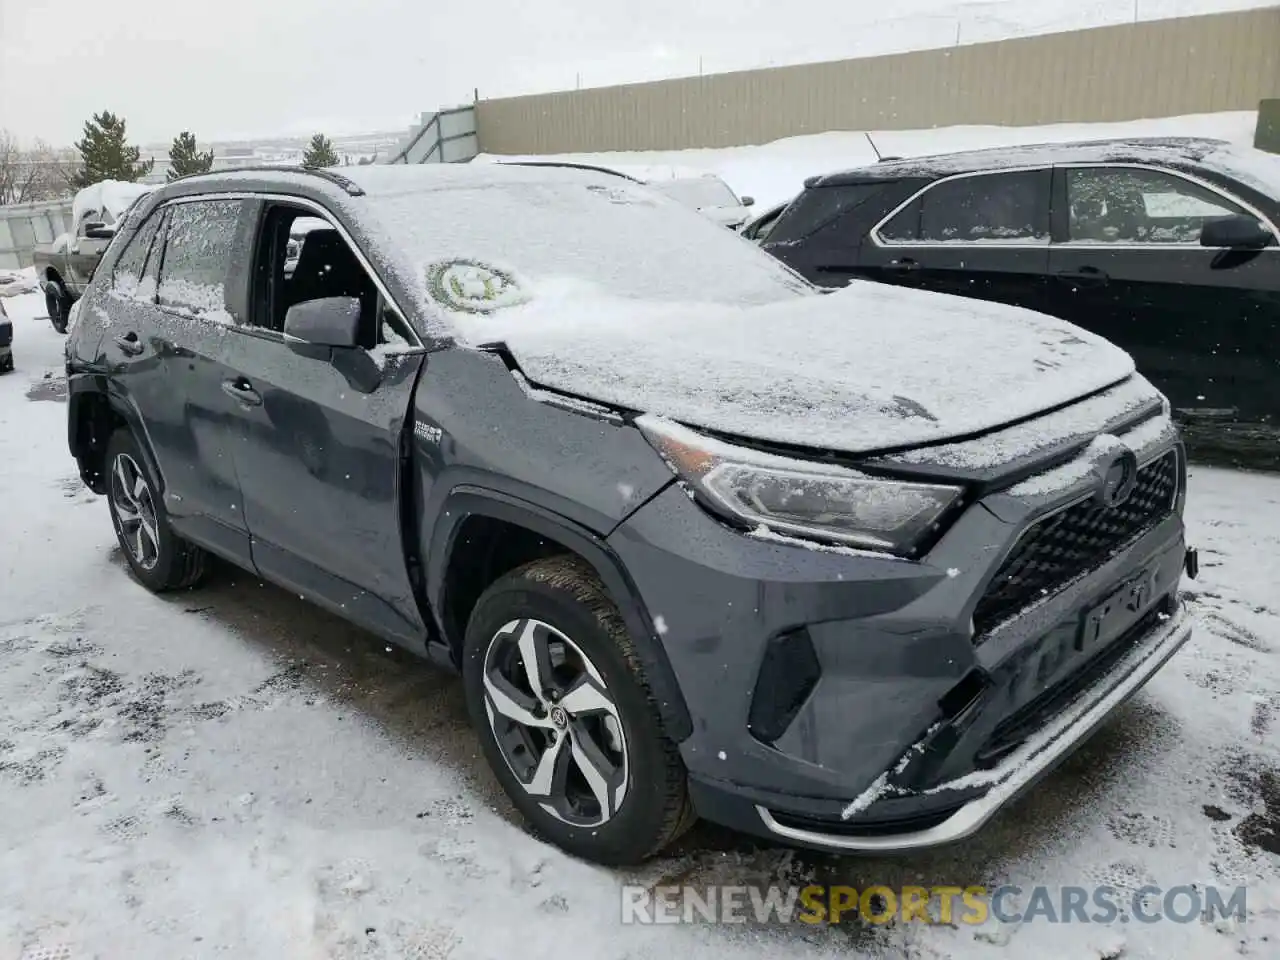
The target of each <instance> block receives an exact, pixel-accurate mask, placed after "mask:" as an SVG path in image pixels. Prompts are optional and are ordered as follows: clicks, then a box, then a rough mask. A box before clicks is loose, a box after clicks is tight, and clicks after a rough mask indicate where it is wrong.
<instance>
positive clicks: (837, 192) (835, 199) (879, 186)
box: [768, 180, 892, 243]
mask: <svg viewBox="0 0 1280 960" xmlns="http://www.w3.org/2000/svg"><path fill="white" fill-rule="evenodd" d="M890 182H892V181H884V180H876V181H872V182H869V183H851V184H842V185H840V186H832V187H812V188H810V189H807V190H805V192H804V193H802V194H800V196H798V197H797V198H796V199H795V200H793V201H792V202H791V204H790V206H788V207H787V208H786V209H785V210H784V211H783V212H782V214H781V215H780V216H779V217H778V218H777V219H776V220H775V221H774V222H773V226H772V227H771V228H769V233H768V236H769V241H770V243H787V242H788V241H794V240H800V239H802V238H804V237H808V236H811V235H812V234H814V233H817V232H818V231H819V230H821V229H822V228H823V227H825V226H828V225H830V224H832V223H834V222H835V221H836V220H837V219H839V218H840V217H842V216H844V215H845V214H846V213H848V212H849V211H850V210H853V209H854V208H855V207H858V206H861V205H862V204H864V203H866V202H867V201H868V200H870V199H871V198H872V197H874V196H875V195H876V194H877V193H879V192H880V191H881V190H883V189H884V187H885V185H886V183H890ZM856 242H857V238H854V239H853V240H852V241H851V243H856Z"/></svg>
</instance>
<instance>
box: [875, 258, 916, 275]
mask: <svg viewBox="0 0 1280 960" xmlns="http://www.w3.org/2000/svg"><path fill="white" fill-rule="evenodd" d="M884 268H885V269H886V270H890V271H892V272H893V273H911V272H912V271H914V270H919V269H920V263H919V261H917V260H912V259H911V258H910V257H901V258H900V259H898V260H890V261H889V262H888V263H886V264H885V267H884Z"/></svg>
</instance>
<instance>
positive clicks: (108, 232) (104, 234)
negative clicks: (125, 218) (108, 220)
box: [84, 222, 116, 240]
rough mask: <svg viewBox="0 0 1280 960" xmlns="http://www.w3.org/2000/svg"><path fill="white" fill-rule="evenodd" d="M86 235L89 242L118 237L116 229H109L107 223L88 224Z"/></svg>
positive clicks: (85, 230)
mask: <svg viewBox="0 0 1280 960" xmlns="http://www.w3.org/2000/svg"><path fill="white" fill-rule="evenodd" d="M84 235H85V237H86V238H87V239H89V240H110V239H111V238H112V237H114V236H115V235H116V228H115V227H109V226H107V225H106V224H105V223H97V222H95V223H86V224H85V225H84Z"/></svg>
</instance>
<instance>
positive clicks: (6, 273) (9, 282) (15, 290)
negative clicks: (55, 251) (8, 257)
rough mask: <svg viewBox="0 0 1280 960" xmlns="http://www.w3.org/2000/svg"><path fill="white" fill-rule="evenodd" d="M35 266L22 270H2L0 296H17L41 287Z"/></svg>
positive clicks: (0, 274)
mask: <svg viewBox="0 0 1280 960" xmlns="http://www.w3.org/2000/svg"><path fill="white" fill-rule="evenodd" d="M39 287H40V284H39V283H38V282H37V280H36V268H35V267H23V268H22V269H21V270H0V297H16V296H19V295H20V294H24V293H31V292H32V291H34V290H37V289H39Z"/></svg>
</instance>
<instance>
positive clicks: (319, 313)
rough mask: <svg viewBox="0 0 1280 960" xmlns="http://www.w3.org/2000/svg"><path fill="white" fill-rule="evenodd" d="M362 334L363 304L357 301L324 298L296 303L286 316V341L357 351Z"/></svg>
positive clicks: (352, 298)
mask: <svg viewBox="0 0 1280 960" xmlns="http://www.w3.org/2000/svg"><path fill="white" fill-rule="evenodd" d="M359 332H360V301H359V300H358V299H356V298H355V297H321V298H320V299H319V300H307V301H305V302H303V303H295V304H294V305H293V306H292V307H290V308H289V312H288V313H286V314H285V315H284V333H285V337H286V338H292V339H293V340H297V341H302V343H307V344H311V345H313V346H317V347H338V348H351V347H354V346H355V345H356V343H357V342H358V338H359ZM299 346H301V344H299Z"/></svg>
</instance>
